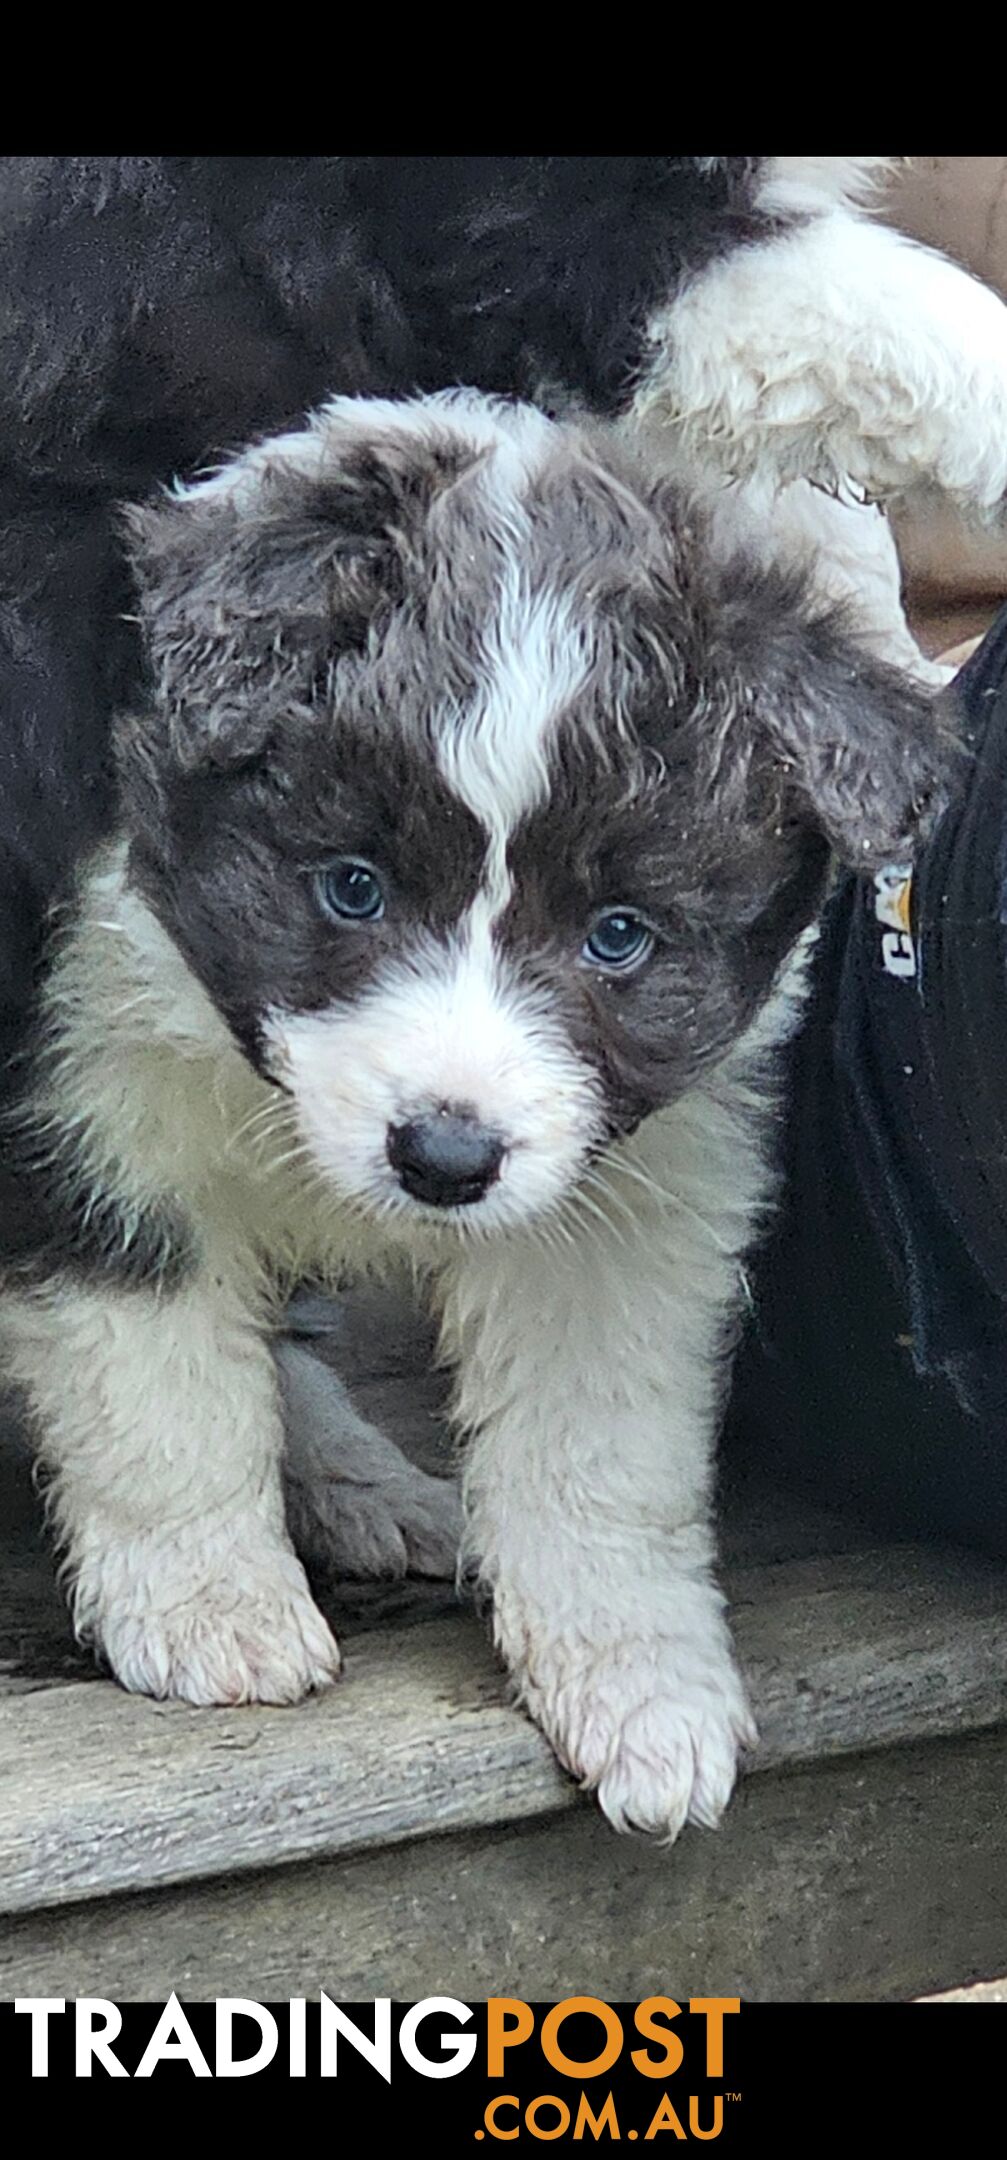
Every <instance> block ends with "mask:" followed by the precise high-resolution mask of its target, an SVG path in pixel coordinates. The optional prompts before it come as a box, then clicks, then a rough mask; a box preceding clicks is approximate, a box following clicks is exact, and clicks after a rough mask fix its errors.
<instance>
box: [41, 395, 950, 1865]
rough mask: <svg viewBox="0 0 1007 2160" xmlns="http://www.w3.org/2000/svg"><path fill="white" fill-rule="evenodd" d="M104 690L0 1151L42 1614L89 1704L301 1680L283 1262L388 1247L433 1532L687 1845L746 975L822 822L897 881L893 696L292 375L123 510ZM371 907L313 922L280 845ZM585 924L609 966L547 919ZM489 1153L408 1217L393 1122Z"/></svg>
mask: <svg viewBox="0 0 1007 2160" xmlns="http://www.w3.org/2000/svg"><path fill="white" fill-rule="evenodd" d="M133 536H134V537H133V547H134V553H135V558H136V565H137V572H138V579H139V587H140V613H141V618H142V626H143V634H144V639H145V643H146V648H147V652H148V656H149V665H150V684H151V688H150V693H149V695H148V696H147V697H146V698H145V699H143V700H141V701H138V702H137V704H136V705H135V706H134V709H133V711H132V713H131V715H130V716H129V717H127V718H126V719H125V720H124V721H123V722H122V724H121V726H120V728H119V730H118V738H117V763H118V786H119V802H120V811H119V816H118V822H117V826H116V830H115V832H114V834H112V835H111V836H110V837H109V839H108V840H107V841H106V842H105V843H103V844H102V846H101V847H100V848H99V849H98V851H97V853H95V854H94V855H93V856H92V857H91V859H90V860H89V862H88V864H87V866H86V870H85V871H84V873H83V875H82V877H81V879H80V882H79V887H78V890H77V894H76V897H75V899H74V900H73V902H72V904H71V905H70V907H69V910H68V916H67V920H66V924H65V927H64V930H63V932H62V935H61V937H60V940H59V944H58V948H57V951H56V954H55V957H54V960H53V965H52V968H51V971H50V973H49V976H48V979H47V983H46V986H45V991H44V996H43V1004H42V1027H41V1030H40V1033H39V1035H38V1038H37V1040H36V1045H35V1053H34V1058H33V1062H32V1064H31V1066H30V1067H29V1070H28V1073H27V1075H26V1076H25V1077H24V1079H23V1094H22V1100H21V1103H20V1106H19V1110H18V1115H17V1118H16V1120H15V1129H14V1130H13V1131H12V1133H11V1135H10V1136H9V1141H8V1146H9V1150H10V1154H9V1162H10V1175H11V1177H12V1179H13V1181H14V1183H15V1184H16V1186H17V1187H18V1189H19V1191H20V1195H21V1205H20V1208H19V1209H18V1210H15V1211H14V1212H13V1213H12V1216H11V1218H10V1219H11V1220H12V1221H15V1222H16V1223H17V1224H18V1225H19V1229H18V1235H17V1238H16V1240H15V1241H14V1246H12V1247H11V1248H10V1249H9V1252H8V1264H7V1281H6V1292H5V1296H4V1300H3V1306H2V1327H3V1333H4V1337H5V1341H6V1344H7V1348H8V1354H9V1357H10V1360H11V1366H12V1369H13V1371H14V1373H15V1375H16V1377H17V1379H18V1380H19V1381H20V1382H21V1384H22V1385H23V1387H24V1388H25V1389H26V1390H27V1394H28V1398H29V1401H30V1404H31V1409H32V1413H33V1417H34V1421H35V1425H36V1428H37V1432H38V1438H39V1446H40V1450H41V1455H42V1459H43V1461H44V1463H45V1465H46V1468H47V1473H48V1478H49V1496H50V1506H51V1510H52V1515H53V1519H54V1522H55V1525H56V1530H57V1534H58V1537H59V1539H60V1542H61V1545H62V1547H63V1550H64V1554H65V1567H66V1575H67V1580H68V1583H69V1585H70V1587H71V1593H72V1600H73V1610H74V1617H75V1621H76V1624H77V1627H78V1629H79V1630H80V1631H81V1632H82V1633H83V1634H84V1635H86V1636H88V1637H90V1638H91V1639H92V1640H93V1641H94V1642H95V1643H96V1645H98V1647H99V1648H100V1649H101V1650H102V1652H103V1653H104V1655H105V1657H106V1659H107V1660H108V1662H109V1663H110V1665H111V1667H112V1669H113V1671H114V1672H115V1673H116V1674H117V1675H118V1677H119V1679H120V1680H121V1681H122V1682H123V1683H124V1684H125V1685H126V1686H128V1687H131V1688H134V1689H140V1690H146V1691H148V1692H150V1693H153V1694H155V1695H176V1696H182V1697H185V1698H186V1699H187V1700H189V1701H191V1702H195V1703H219V1702H238V1701H244V1700H247V1699H261V1700H267V1701H274V1702H287V1701H293V1700H296V1699H297V1698H298V1697H299V1696H301V1695H302V1694H303V1693H304V1692H305V1690H307V1689H310V1688H313V1687H320V1686H322V1685H324V1684H325V1683H326V1682H328V1681H330V1680H331V1679H332V1678H333V1677H334V1675H335V1674H336V1672H337V1670H338V1662H339V1660H338V1652H337V1649H336V1645H335V1642H334V1640H333V1638H332V1636H331V1634H330V1632H329V1630H328V1628H327V1626H326V1624H325V1622H324V1621H323V1619H322V1618H321V1616H320V1614H319V1612H318V1611H317V1609H316V1608H315V1606H314V1604H313V1603H312V1600H311V1597H310V1595H309V1591H308V1586H307V1582H306V1579H305V1576H304V1573H303V1571H302V1568H301V1565H300V1563H299V1561H298V1560H297V1559H296V1557H295V1554H294V1551H293V1549H292V1546H291V1544H290V1541H289V1536H288V1533H287V1529H286V1527H285V1522H284V1511H283V1501H282V1493H281V1481H280V1458H281V1448H282V1428H281V1420H280V1412H279V1405H278V1396H277V1385H276V1377H275V1371H274V1365H273V1360H272V1357H271V1354H270V1335H271V1331H272V1329H273V1326H274V1324H275V1322H276V1320H277V1316H278V1313H279V1311H280V1307H281V1300H282V1296H283V1292H284V1289H285V1287H286V1286H287V1285H289V1284H290V1283H291V1282H294V1281H297V1280H299V1279H302V1278H304V1277H305V1276H314V1277H315V1278H317V1279H320V1280H323V1281H324V1280H327V1281H339V1280H341V1279H343V1278H344V1277H345V1275H346V1274H347V1272H351V1273H352V1272H353V1271H355V1270H367V1269H370V1268H374V1267H379V1268H380V1267H384V1266H387V1265H389V1264H393V1263H395V1262H403V1263H405V1264H407V1265H408V1266H409V1267H410V1268H412V1269H413V1270H414V1271H416V1273H417V1275H418V1277H419V1279H420V1280H421V1281H422V1283H423V1285H424V1289H425V1294H426V1295H427V1297H428V1298H429V1300H430V1301H431V1304H432V1306H433V1307H434V1309H435V1311H436V1312H437V1314H438V1315H439V1318H440V1327H441V1337H442V1346H443V1351H444V1355H445V1356H446V1357H447V1358H448V1359H449V1360H450V1362H451V1364H452V1366H453V1368H454V1372H455V1415H456V1420H457V1426H458V1429H459V1432H460V1433H461V1434H463V1435H464V1436H465V1439H466V1448H465V1455H464V1492H465V1512H466V1528H465V1555H466V1560H467V1563H468V1565H469V1567H470V1569H471V1571H472V1573H473V1574H474V1575H475V1576H477V1577H478V1579H479V1581H480V1582H481V1584H482V1585H483V1587H484V1589H485V1590H486V1591H487V1593H488V1594H489V1595H490V1596H491V1598H492V1606H493V1625H494V1631H495V1637H496V1641H497V1643H498V1645H499V1648H500V1650H501V1652H502V1654H503V1656H504V1658H505V1659H506V1662H507V1664H508V1666H509V1668H510V1671H511V1673H512V1675H513V1678H514V1682H515V1685H516V1688H517V1690H518V1692H519V1694H520V1696H521V1698H522V1700H523V1701H524V1702H525V1703H526V1704H527V1706H528V1708H529V1710H530V1711H531V1712H532V1714H533V1716H534V1717H535V1718H536V1719H537V1720H538V1721H539V1723H540V1724H541V1726H542V1727H543V1729H544V1730H545V1732H546V1733H547V1734H548V1736H549V1738H550V1740H551V1741H552V1743H553V1745H554V1747H555V1748H556V1750H557V1752H558V1754H559V1755H560V1757H561V1759H562V1760H563V1762H564V1763H566V1764H567V1765H568V1766H569V1768H570V1769H571V1770H572V1771H573V1772H574V1773H575V1774H576V1775H577V1776H578V1777H579V1778H581V1779H582V1780H583V1782H584V1783H585V1785H587V1786H589V1787H591V1788H594V1789H596V1790H597V1792H598V1796H599V1799H600V1801H601V1804H602V1806H603V1808H604V1809H605V1811H606V1813H607V1814H608V1815H609V1817H610V1818H611V1820H612V1821H613V1822H614V1823H616V1824H618V1825H623V1826H624V1825H627V1824H629V1823H634V1824H638V1825H641V1826H644V1827H646V1828H648V1829H651V1830H654V1831H658V1832H660V1833H663V1834H666V1835H674V1834H675V1833H676V1832H677V1831H678V1829H679V1828H680V1826H681V1824H682V1823H683V1821H684V1820H685V1819H686V1818H689V1819H691V1820H693V1821H696V1822H701V1823H712V1822H714V1821H715V1820H716V1819H717V1817H718V1816H719V1814H720V1811H721V1809H722V1808H723V1806H724V1804H725V1802H726V1800H727V1797H728V1795H729V1792H730V1789H731V1785H732V1781H733V1778H734V1773H735V1760H736V1754H737V1750H738V1747H739V1745H740V1744H743V1743H745V1742H747V1741H749V1740H750V1739H751V1738H752V1727H751V1721H750V1717H749V1713H748V1710H747V1707H746V1702H745V1696H744V1690H743V1687H742V1683H741V1681H740V1679H739V1676H738V1674H737V1671H736V1668H735V1665H734V1662H733V1658H732V1652H731V1646H730V1641H729V1637H728V1631H727V1627H726V1624H725V1620H724V1616H723V1609H722V1606H723V1601H722V1597H721V1593H720V1591H719V1589H718V1587H717V1585H716V1581H715V1578H714V1573H713V1557H714V1555H713V1535H712V1529H711V1522H710V1488H711V1476H712V1455H713V1445H714V1436H715V1430H716V1424H717V1419H718V1411H719V1405H720V1401H721V1393H722V1387H723V1382H724V1376H725V1365H726V1360H727V1356H728V1352H729V1348H730V1341H731V1335H732V1324H733V1315H734V1312H735V1308H736V1305H737V1302H738V1294H739V1279H740V1271H741V1262H742V1257H743V1255H744V1252H745V1250H746V1247H747V1245H748V1243H749V1240H750V1238H751V1235H752V1229H753V1223H754V1221H755V1219H756V1217H757V1215H758V1212H759V1209H760V1205H761V1203H762V1201H763V1198H764V1195H765V1192H766V1186H767V1171H766V1164H765V1158H764V1153H763V1147H762V1129H763V1125H764V1122H765V1110H766V1104H767V1101H768V1099H769V1096H770V1094H771V1053H772V1050H773V1046H774V1045H775V1044H776V1042H777V1041H778V1040H779V1039H780V1037H781V1035H782V1034H783V1033H785V1031H786V1029H787V1026H788V1024H789V1014H790V1011H791V1007H792V999H791V996H790V993H789V991H788V988H787V978H786V969H787V963H788V956H790V955H791V954H792V952H793V949H794V946H795V941H797V940H798V938H799V936H800V933H801V931H802V929H803V928H804V926H805V925H806V924H807V923H808V922H809V920H810V919H811V917H812V916H813V914H814V912H815V910H816V907H817V905H818V902H819V899H820V895H821V892H822V886H823V880H824V878H825V874H826V868H827V862H828V859H829V854H830V850H832V849H835V850H838V852H839V853H840V854H841V855H842V856H843V857H845V859H846V860H848V861H851V862H854V863H857V864H859V865H862V866H863V867H864V868H865V869H867V868H870V867H874V866H876V865H878V864H881V863H884V862H886V861H888V860H890V859H892V858H893V857H895V858H901V857H902V856H903V855H904V854H905V852H906V850H907V849H908V848H910V847H911V845H912V843H913V839H914V836H915V833H916V830H917V827H918V825H919V822H920V820H921V818H925V817H926V815H927V814H928V812H929V811H930V810H931V809H932V808H933V807H934V806H935V804H936V803H937V801H939V799H940V795H941V791H942V789H943V786H944V784H945V778H946V771H947V765H948V759H949V757H950V754H951V753H950V751H949V750H948V748H947V746H946V745H945V743H944V742H943V740H942V737H941V734H940V730H939V728H938V725H937V722H936V719H935V716H934V712H933V709H932V703H931V699H930V696H929V694H928V693H927V692H925V691H924V690H923V689H922V688H920V687H918V686H916V685H914V684H913V683H911V682H910V681H908V680H907V679H905V678H904V677H903V676H901V675H900V674H899V673H897V672H896V671H894V670H892V669H890V668H888V667H886V666H885V665H884V664H883V663H882V662H880V661H878V660H876V659H874V658H873V657H871V656H870V654H869V652H868V651H867V650H866V648H865V646H864V644H863V641H859V642H858V641H857V640H856V639H854V638H853V637H851V636H850V635H849V634H848V632H847V630H846V629H845V628H844V626H843V623H842V621H841V620H838V619H836V618H835V617H834V616H833V615H828V614H823V613H822V612H821V608H820V606H819V607H818V609H817V610H816V608H815V607H814V606H813V605H812V604H811V603H810V601H809V599H808V595H807V593H806V591H805V589H804V587H803V586H802V585H801V584H800V583H799V582H798V581H796V580H794V579H793V578H791V577H789V576H785V575H783V574H781V573H780V572H779V571H778V570H772V569H770V570H766V569H764V568H761V567H758V566H753V565H752V564H751V563H749V562H747V561H745V560H743V559H738V560H736V561H734V562H733V563H731V564H730V565H729V566H727V567H726V568H725V567H723V566H722V565H720V564H719V563H718V560H717V559H716V558H715V556H714V555H713V554H711V552H710V550H709V548H708V545H707V542H706V537H705V531H704V525H703V521H702V518H701V516H699V514H698V513H693V512H692V511H691V510H690V509H689V507H688V505H687V504H686V503H685V502H684V501H683V500H682V499H681V498H679V497H678V496H677V495H675V494H674V493H673V492H672V491H671V490H670V489H669V488H668V486H667V484H666V483H655V482H654V480H653V477H652V475H650V474H649V472H648V469H647V467H646V465H645V464H641V463H639V462H637V461H634V460H633V459H631V458H630V456H629V453H628V452H627V451H626V449H625V448H624V447H622V446H617V445H616V443H615V442H614V440H612V439H610V438H608V437H605V438H598V439H596V438H595V436H594V435H593V434H591V433H582V432H578V431H577V430H574V429H572V428H570V427H564V426H560V425H558V424H555V423H552V422H550V421H549V420H547V419H546V418H544V417H543V416H542V415H541V414H540V413H539V412H537V411H535V410H533V409H531V408H529V407H522V406H516V405H504V404H497V403H495V402H493V401H491V400H487V399H484V398H481V397H478V396H476V395H475V394H471V393H465V394H458V395H456V396H454V397H450V396H446V397H441V398H434V399H429V400H426V401H423V400H420V401H417V402H415V403H407V404H404V405H397V404H394V403H390V402H383V401H380V400H361V401H356V402H354V401H349V400H341V401H336V402H335V403H333V404H331V405H329V406H328V407H326V408H325V409H324V410H323V411H322V412H321V413H320V414H319V415H318V417H317V418H316V419H315V420H314V421H313V422H312V423H311V424H310V425H308V426H307V427H305V428H302V429H301V430H299V431H297V432H293V433H290V434H288V435H285V436H283V437H281V438H279V439H276V440H272V441H269V442H266V443H265V444H263V445H260V446H259V447H257V448H253V449H252V450H250V451H249V452H248V453H247V454H246V455H244V456H243V457H242V458H240V459H239V460H238V461H237V462H236V463H233V464H231V465H228V466H226V467H225V468H224V469H223V470H222V471H220V472H219V473H218V474H217V475H216V476H215V477H213V478H211V479H209V480H207V481H205V482H204V483H202V484H200V485H196V486H194V487H190V488H183V489H181V490H179V492H178V493H177V495H176V497H175V498H174V499H166V500H164V501H162V502H161V503H160V504H158V505H155V506H154V507H152V508H148V509H146V510H143V511H141V512H138V513H136V515H135V517H134V519H133ZM347 860H349V861H353V862H357V863H360V864H364V865H368V866H370V872H371V873H372V874H373V876H374V877H376V879H377V880H378V882H379V885H380V890H381V894H382V898H383V909H384V911H383V914H381V915H380V916H379V917H376V918H375V919H373V920H371V921H356V922H354V921H348V920H346V919H341V918H340V917H339V916H338V915H333V913H332V906H331V902H330V901H329V900H328V899H327V898H326V897H325V896H326V894H327V893H328V892H329V890H330V887H329V884H328V883H327V882H326V880H327V879H330V878H331V874H332V866H333V864H334V863H339V862H343V861H347ZM613 908H622V909H624V910H625V909H631V910H635V911H636V912H637V914H638V915H639V916H640V917H642V918H643V920H644V922H645V923H646V925H648V926H649V930H650V934H651V945H650V947H649V948H644V951H643V954H642V956H641V957H640V958H639V959H638V961H637V962H636V963H635V964H634V965H631V966H629V967H628V968H623V969H620V968H619V967H617V966H608V965H606V964H599V963H598V961H597V959H596V958H594V957H592V955H591V953H590V952H589V950H588V947H587V945H586V942H585V941H586V940H588V939H589V938H590V936H591V935H592V924H596V923H597V919H598V916H599V913H600V912H603V911H605V910H606V909H608V910H611V909H613ZM441 1116H445V1117H447V1118H449V1119H450V1120H452V1121H454V1123H455V1124H457V1125H458V1126H460V1127H464V1129H465V1131H466V1132H469V1133H472V1134H475V1135H476V1137H477V1138H478V1136H480V1135H482V1136H485V1135H486V1134H489V1135H491V1136H492V1138H493V1141H494V1144H495V1146H496V1149H497V1155H496V1159H495V1163H494V1166H493V1169H492V1170H491V1173H490V1175H489V1176H488V1177H487V1178H486V1179H485V1181H484V1183H483V1186H482V1188H481V1190H480V1191H479V1192H473V1191H470V1190H468V1189H467V1188H466V1187H465V1186H464V1184H462V1185H460V1186H457V1187H452V1188H451V1191H453V1192H457V1195H458V1197H457V1198H455V1199H450V1198H447V1197H445V1195H444V1194H443V1193H441V1194H439V1195H438V1196H437V1197H436V1198H430V1197H426V1196H425V1194H424V1193H423V1192H421V1194H420V1197H416V1195H415V1189H414V1188H413V1187H411V1186H410V1184H409V1182H408V1179H407V1176H406V1171H405V1169H404V1168H403V1166H402V1161H401V1158H400V1155H399V1153H398V1142H399V1139H400V1137H401V1135H402V1133H403V1131H404V1130H410V1131H411V1130H412V1129H413V1126H414V1123H415V1121H420V1122H421V1123H424V1129H427V1128H428V1127H429V1126H430V1125H431V1124H433V1125H434V1126H436V1121H437V1119H438V1118H439V1117H441Z"/></svg>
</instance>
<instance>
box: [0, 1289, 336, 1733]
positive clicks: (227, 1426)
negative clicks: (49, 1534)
mask: <svg viewBox="0 0 1007 2160" xmlns="http://www.w3.org/2000/svg"><path fill="white" fill-rule="evenodd" d="M2 1318H3V1331H4V1335H5V1338H6V1340H7V1342H8V1343H9V1344H10V1346H11V1352H12V1365H13V1370H14V1373H15V1376H16V1377H17V1379H18V1380H20V1381H21V1383H22V1384H23V1386H24V1387H25V1388H26V1390H27V1393H28V1397H29V1402H30V1406H31V1410H32V1413H33V1416H34V1421H35V1424H36V1427H37V1431H38V1435H39V1442H40V1451H41V1455H42V1459H43V1463H44V1465H45V1467H46V1470H47V1472H48V1474H49V1478H50V1484H49V1489H48V1490H49V1503H50V1511H51V1514H52V1516H53V1518H54V1520H55V1525H56V1528H57V1532H58V1535H59V1538H60V1542H61V1544H62V1546H63V1548H64V1553H65V1561H64V1566H65V1573H66V1577H67V1580H68V1583H69V1585H70V1589H71V1603H72V1610H73V1617H74V1624H75V1627H76V1630H77V1633H78V1635H80V1636H81V1637H82V1638H84V1639H85V1640H88V1641H91V1642H93V1643H94V1644H95V1647H96V1648H97V1649H98V1650H100V1651H101V1652H102V1653H103V1654H104V1656H105V1658H106V1659H107V1661H108V1663H109V1665H110V1666H111V1668H112V1671H113V1672H114V1673H115V1675H116V1677H117V1678H118V1679H119V1680H120V1681H121V1682H122V1684H123V1686H124V1687H127V1688H131V1689H134V1690H136V1691H138V1692H140V1693H144V1694H149V1695H156V1696H181V1697H183V1698H184V1699H185V1700H186V1701H188V1702H192V1703H241V1702H274V1703H288V1702H296V1701H297V1700H298V1699H299V1698H300V1697H301V1696H302V1695H304V1694H305V1693H306V1692H307V1690H308V1689H309V1688H314V1687H321V1686H324V1685H325V1684H326V1683H327V1682H328V1681H330V1680H332V1679H334V1678H335V1676H336V1673H337V1672H338V1669H339V1654H338V1651H337V1648H336V1644H335V1642H334V1640H333V1637H332V1635H331V1634H330V1632H329V1629H328V1628H327V1626H326V1624H325V1622H324V1620H323V1619H322V1617H321V1614H320V1613H319V1612H318V1611H317V1610H316V1608H315V1606H314V1604H313V1602H312V1599H311V1595H310V1593H309V1590H308V1586H307V1581H306V1579H305V1575H304V1571H303V1569H302V1567H301V1565H300V1562H299V1561H298V1560H297V1559H296V1557H295V1555H294V1552H293V1550H292V1548H291V1545H290V1541H289V1539H288V1537H287V1532H286V1528H285V1524H284V1518H283V1502H282V1494H281V1484H280V1458H281V1451H282V1445H283V1431H282V1424H281V1419H280V1412H279V1405H278V1399H277V1387H276V1378H275V1373H274V1369H273V1361H272V1357H271V1355H270V1350H269V1345H268V1342H267V1340H266V1339H265V1337H264V1336H263V1335H262V1334H261V1333H260V1331H259V1330H258V1328H257V1327H256V1325H255V1323H254V1321H253V1319H252V1318H251V1317H250V1315H249V1313H248V1311H247V1309H246V1307H245V1305H244V1303H243V1300H242V1298H241V1296H240V1293H239V1291H238V1290H237V1288H236V1287H235V1286H233V1285H232V1284H231V1283H230V1282H229V1281H228V1278H227V1275H226V1272H225V1271H224V1270H220V1271H217V1270H215V1269H211V1268H207V1269H205V1270H204V1271H201V1273H200V1276H199V1278H198V1280H197V1281H196V1282H195V1283H194V1284H192V1285H190V1286H187V1287H184V1288H180V1289H178V1290H175V1291H171V1290H164V1291H162V1292H160V1293H155V1292H153V1291H150V1290H147V1289H129V1290H122V1291H119V1292H116V1291H114V1290H109V1289H106V1288H104V1287H91V1286H87V1287H78V1286H76V1285H73V1284H72V1283H70V1282H65V1283H63V1284H61V1285H59V1286H48V1287H47V1288H46V1289H45V1290H44V1291H39V1292H36V1293H33V1294H31V1295H25V1296H19V1297H17V1298H10V1299H8V1300H5V1303H4V1307H3V1315H2Z"/></svg>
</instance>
